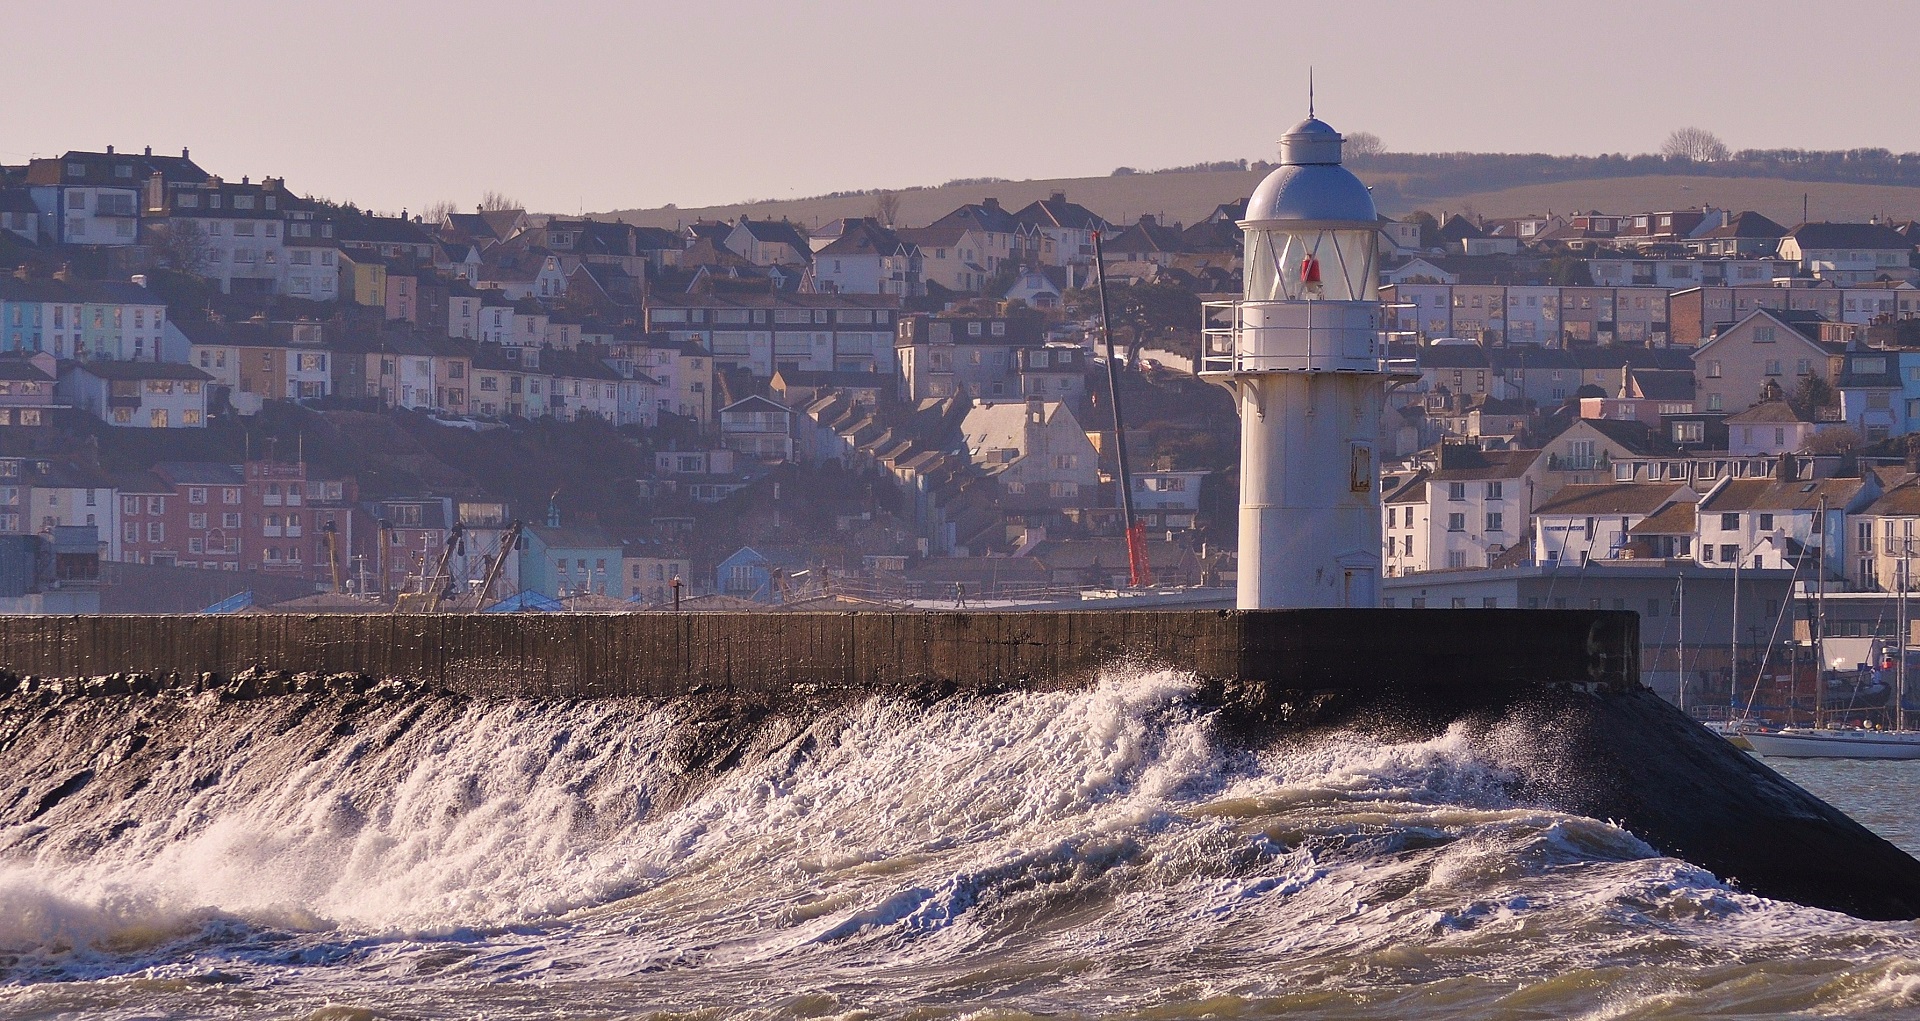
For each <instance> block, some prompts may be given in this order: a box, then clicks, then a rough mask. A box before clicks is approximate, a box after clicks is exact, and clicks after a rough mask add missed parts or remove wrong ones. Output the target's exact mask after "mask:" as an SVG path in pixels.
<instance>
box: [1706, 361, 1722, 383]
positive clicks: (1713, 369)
mask: <svg viewBox="0 0 1920 1021" xmlns="http://www.w3.org/2000/svg"><path fill="white" fill-rule="evenodd" d="M1707 378H1708V379H1719V378H1720V362H1719V361H1718V360H1717V359H1716V360H1714V361H1710V362H1708V363H1707Z"/></svg>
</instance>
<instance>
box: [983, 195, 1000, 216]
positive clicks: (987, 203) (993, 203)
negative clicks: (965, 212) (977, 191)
mask: <svg viewBox="0 0 1920 1021" xmlns="http://www.w3.org/2000/svg"><path fill="white" fill-rule="evenodd" d="M980 205H982V206H983V207H985V208H987V209H991V210H993V211H995V212H999V211H1000V200H999V199H997V198H993V197H992V196H988V197H987V198H984V199H981V200H980Z"/></svg>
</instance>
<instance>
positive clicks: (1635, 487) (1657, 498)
mask: <svg viewBox="0 0 1920 1021" xmlns="http://www.w3.org/2000/svg"><path fill="white" fill-rule="evenodd" d="M1684 491H1686V487H1685V486H1680V485H1669V484H1666V483H1659V482H1606V483H1600V484H1597V485H1570V486H1562V487H1560V491H1559V492H1558V493H1555V494H1554V495H1553V498H1552V499H1550V500H1548V501H1547V502H1545V503H1543V504H1541V505H1540V506H1539V507H1537V508H1535V509H1534V513H1535V514H1579V515H1587V514H1592V515H1596V516H1598V515H1625V514H1652V513H1653V512H1654V511H1657V510H1659V509H1660V508H1661V507H1664V506H1665V505H1666V503H1667V501H1668V500H1671V499H1673V498H1674V496H1675V495H1676V494H1679V493H1682V492H1684Z"/></svg>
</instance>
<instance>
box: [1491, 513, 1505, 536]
mask: <svg viewBox="0 0 1920 1021" xmlns="http://www.w3.org/2000/svg"><path fill="white" fill-rule="evenodd" d="M1487 531H1489V532H1504V531H1506V529H1505V528H1503V527H1501V514H1500V512H1499V511H1489V512H1488V513H1487Z"/></svg>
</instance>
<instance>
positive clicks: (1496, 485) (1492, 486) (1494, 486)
mask: <svg viewBox="0 0 1920 1021" xmlns="http://www.w3.org/2000/svg"><path fill="white" fill-rule="evenodd" d="M1500 498H1501V497H1500V482H1499V480H1497V479H1496V480H1494V481H1492V482H1489V483H1487V499H1489V500H1498V499H1500Z"/></svg>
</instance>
